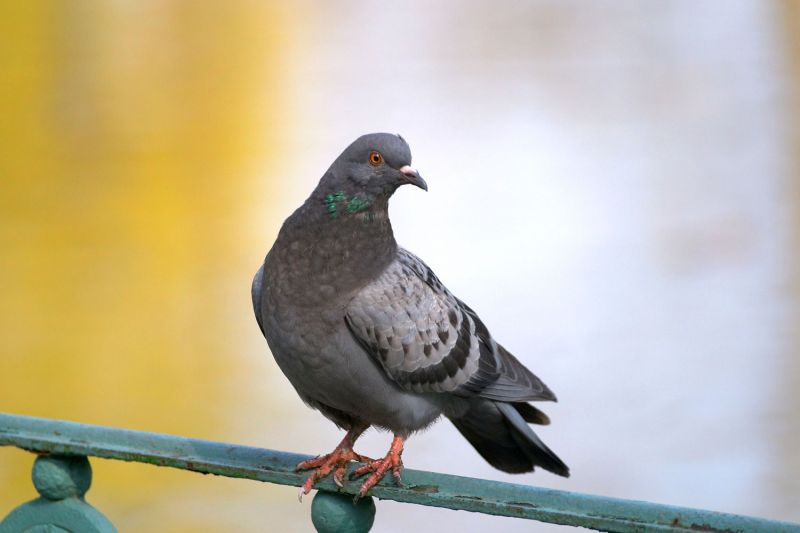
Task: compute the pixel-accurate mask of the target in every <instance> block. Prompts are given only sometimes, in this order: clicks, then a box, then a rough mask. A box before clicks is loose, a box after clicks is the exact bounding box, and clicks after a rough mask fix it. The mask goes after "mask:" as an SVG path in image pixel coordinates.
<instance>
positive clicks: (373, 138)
mask: <svg viewBox="0 0 800 533" xmlns="http://www.w3.org/2000/svg"><path fill="white" fill-rule="evenodd" d="M376 153H377V154H378V155H379V156H380V157H377V156H375V155H374V154H376ZM377 159H380V161H379V162H377V163H376V161H377ZM410 163H411V152H410V149H409V148H408V144H407V143H406V142H405V140H403V139H402V137H400V136H397V135H391V134H386V133H378V134H371V135H365V136H362V137H360V138H359V139H357V140H356V141H355V142H353V143H352V144H351V145H350V146H349V147H348V148H347V149H346V150H345V151H344V152H343V153H342V154H341V155H340V156H339V157H338V158H337V159H336V161H334V163H333V164H332V165H331V167H330V168H329V169H328V171H327V172H326V173H325V175H324V176H323V177H322V179H321V180H320V182H319V185H318V186H317V188H316V189H315V190H314V192H313V193H312V194H311V196H310V197H309V198H308V199H307V200H306V201H305V203H304V204H303V205H302V206H301V207H300V208H299V209H297V210H296V211H295V212H294V214H292V215H291V216H290V217H289V218H288V219H287V220H286V222H285V223H284V225H283V227H282V228H281V231H280V234H279V235H278V238H277V240H276V242H275V244H274V245H273V247H272V249H271V250H270V251H269V253H268V254H267V257H266V259H265V261H264V264H263V265H262V267H261V268H260V269H259V270H258V272H257V273H256V276H255V278H254V279H253V285H252V297H253V307H254V310H255V314H256V319H257V321H258V325H259V327H260V328H261V331H262V332H263V334H264V336H265V337H266V339H267V342H268V344H269V346H270V349H271V351H272V354H273V355H274V357H275V360H276V362H277V363H278V365H279V366H280V368H281V370H282V371H283V372H284V373H285V374H286V376H287V377H288V378H289V381H290V382H291V383H292V385H293V386H294V388H295V389H296V390H297V392H298V394H299V395H300V397H301V398H302V399H303V400H304V401H305V402H306V403H307V404H308V405H310V406H311V407H314V408H316V409H318V410H319V411H321V412H322V413H323V414H324V415H325V416H326V417H328V418H329V419H331V420H332V421H333V422H334V423H335V424H337V425H338V426H340V427H342V428H345V429H351V428H353V427H358V426H363V427H366V426H369V425H374V426H378V427H381V428H386V429H389V430H391V431H393V432H394V433H395V434H398V435H402V436H408V435H409V434H410V433H412V432H414V431H417V430H420V429H422V428H424V427H426V426H428V425H429V424H431V423H432V422H434V421H435V420H436V419H437V418H438V417H439V416H441V415H444V416H446V417H448V418H449V419H450V420H451V421H452V422H453V424H454V425H455V426H456V428H457V429H458V430H459V431H460V432H461V434H462V435H463V436H464V437H465V438H466V439H467V440H469V442H470V443H471V444H472V445H473V446H474V447H475V448H476V450H477V451H478V452H479V453H480V454H481V455H482V456H483V457H484V458H485V459H486V460H487V461H488V462H489V463H490V464H492V465H493V466H495V467H496V468H498V469H500V470H503V471H506V472H529V471H531V470H533V468H534V466H541V467H542V468H545V469H547V470H549V471H551V472H553V473H556V474H559V475H562V476H568V475H569V469H568V468H567V466H566V465H565V464H564V463H563V462H562V461H561V460H560V459H559V458H558V457H557V456H556V455H555V454H554V453H553V452H552V451H551V450H550V449H549V448H548V447H547V446H545V444H544V443H543V442H542V441H541V440H540V439H539V438H538V437H537V435H536V434H535V433H534V432H533V430H532V429H531V428H530V426H529V425H528V423H535V424H548V423H549V419H548V418H547V416H546V415H545V414H544V413H542V412H541V411H540V410H538V409H537V408H535V407H533V406H532V405H530V404H529V403H527V402H530V401H548V400H549V401H555V399H556V398H555V395H554V394H553V393H552V392H551V391H550V389H549V388H548V387H547V386H546V385H545V384H544V383H543V382H542V381H541V380H540V379H539V378H537V377H536V376H535V375H534V374H533V373H532V372H531V371H530V370H528V369H527V368H526V367H525V366H524V365H523V364H522V363H520V362H519V361H518V360H517V359H516V358H515V357H514V356H513V355H511V354H510V353H509V352H508V351H507V350H506V349H505V348H503V346H501V345H500V344H498V343H497V342H496V341H495V340H494V339H493V338H492V336H491V334H490V333H489V331H488V329H487V328H486V326H485V325H484V323H483V322H482V321H481V320H480V318H479V317H478V315H477V314H476V313H475V312H474V311H473V310H472V309H470V308H469V307H468V306H467V305H466V304H464V303H463V302H462V301H461V300H459V299H458V298H456V297H455V296H454V295H453V294H451V293H450V291H448V290H447V289H446V288H445V287H444V285H443V284H442V283H441V282H440V281H439V279H438V278H437V277H436V275H435V274H434V273H433V272H432V271H431V269H430V268H428V266H427V265H426V264H425V263H423V262H422V260H420V259H419V258H417V257H416V256H414V255H413V254H412V253H410V252H408V251H406V250H404V249H402V248H400V247H399V246H398V245H397V243H396V241H395V239H394V235H393V233H392V227H391V224H390V222H389V218H388V201H389V198H390V197H391V195H392V194H393V193H394V191H395V190H396V189H397V187H399V186H401V185H403V184H405V183H411V184H414V185H417V186H419V187H421V188H424V189H427V186H426V184H425V182H424V181H423V180H422V179H421V178H420V177H419V175H418V174H417V173H416V172H415V171H414V170H413V169H412V168H411V167H410Z"/></svg>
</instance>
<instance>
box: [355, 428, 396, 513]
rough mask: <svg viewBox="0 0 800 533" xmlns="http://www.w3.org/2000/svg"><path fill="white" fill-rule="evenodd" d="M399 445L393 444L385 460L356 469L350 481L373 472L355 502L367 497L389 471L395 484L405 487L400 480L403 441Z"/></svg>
mask: <svg viewBox="0 0 800 533" xmlns="http://www.w3.org/2000/svg"><path fill="white" fill-rule="evenodd" d="M398 444H399V445H397V444H395V443H393V444H392V447H391V448H390V449H389V453H387V454H386V457H384V458H383V459H377V460H374V461H369V462H368V463H367V464H365V465H363V466H360V467H358V468H356V469H355V470H354V471H353V473H352V474H350V479H355V478H357V477H360V476H363V475H364V474H366V473H368V472H372V474H371V475H370V476H369V477H368V478H367V479H366V480H365V481H364V483H362V484H361V488H360V489H359V490H358V494H357V495H356V497H355V499H354V500H353V501H358V499H359V498H363V497H364V496H366V494H367V492H368V491H369V490H370V489H371V488H372V487H374V486H375V485H377V484H378V482H379V481H380V480H381V479H383V476H384V475H385V474H386V472H388V471H389V470H391V471H392V477H393V478H394V481H395V484H397V486H399V487H403V486H404V485H403V482H402V480H401V479H400V473H401V472H402V471H403V460H402V459H401V457H400V456H401V455H402V453H403V448H402V441H400V442H399V443H398Z"/></svg>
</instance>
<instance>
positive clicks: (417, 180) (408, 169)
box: [400, 165, 428, 191]
mask: <svg viewBox="0 0 800 533" xmlns="http://www.w3.org/2000/svg"><path fill="white" fill-rule="evenodd" d="M400 172H401V173H402V174H403V176H404V177H405V179H406V183H410V184H411V185H416V186H417V187H419V188H420V189H422V190H423V191H427V190H428V184H427V183H425V180H424V179H422V176H420V175H419V172H417V169H415V168H414V167H412V166H411V165H405V166H402V167H400Z"/></svg>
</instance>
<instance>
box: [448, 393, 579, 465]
mask: <svg viewBox="0 0 800 533" xmlns="http://www.w3.org/2000/svg"><path fill="white" fill-rule="evenodd" d="M518 409H519V407H518V406H517V404H508V403H503V402H493V401H490V400H474V401H473V402H472V404H471V406H470V408H469V410H468V411H467V413H466V414H465V415H464V416H463V417H461V418H458V419H451V422H453V425H455V426H456V429H458V431H459V432H461V434H462V435H463V436H464V438H466V439H467V440H468V441H469V442H470V444H472V446H474V447H475V449H476V450H477V451H478V453H479V454H481V457H483V458H484V459H486V461H487V462H488V463H489V464H490V465H492V466H493V467H495V468H497V469H498V470H502V471H503V472H509V473H512V474H519V473H523V472H531V471H532V470H533V468H534V466H540V467H542V468H544V469H545V470H548V471H550V472H552V473H554V474H558V475H559V476H564V477H569V468H568V467H567V465H565V464H564V462H563V461H561V459H559V458H558V456H556V454H554V453H553V452H552V451H551V450H550V448H548V447H547V446H546V445H545V444H544V443H543V442H542V441H541V440H540V439H539V437H538V436H536V433H534V432H533V430H532V429H531V428H530V426H528V424H527V422H526V421H525V419H526V418H536V419H537V421H538V420H539V419H540V417H539V416H538V415H535V412H538V413H540V414H541V415H544V413H542V412H541V411H539V410H538V409H536V408H534V407H531V409H533V410H534V411H529V410H526V409H525V408H523V409H522V411H523V413H522V414H521V413H520V411H519V410H518ZM523 417H524V418H523ZM544 418H545V419H546V418H547V417H546V416H545V417H544Z"/></svg>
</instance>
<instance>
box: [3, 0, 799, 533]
mask: <svg viewBox="0 0 800 533" xmlns="http://www.w3.org/2000/svg"><path fill="white" fill-rule="evenodd" d="M799 36H800V3H798V2H783V3H781V2H757V1H752V2H747V1H721V0H720V1H715V2H703V3H697V2H692V1H688V0H687V1H673V2H658V3H655V2H648V3H644V2H637V1H633V0H632V1H622V2H615V3H613V4H608V3H587V2H577V1H575V2H563V1H558V2H556V1H538V2H507V3H501V4H498V3H497V2H471V3H463V2H455V1H449V2H437V3H428V2H423V1H422V0H418V1H414V2H408V3H404V4H403V5H402V6H401V5H388V4H386V3H379V2H358V1H351V2H343V3H337V4H336V5H333V4H332V3H311V2H298V3H291V5H290V4H283V3H277V2H276V3H267V2H260V1H245V0H233V1H229V2H225V3H222V2H216V3H214V2H202V3H200V2H178V1H163V2H134V1H124V0H118V1H114V2H91V1H86V2H45V1H34V2H2V3H0V51H1V52H0V61H1V62H2V64H1V66H2V70H1V71H0V72H2V74H1V75H0V111H1V114H0V116H2V120H0V138H2V142H0V176H1V177H2V192H0V250H2V251H1V252H0V290H2V298H0V411H3V412H9V413H16V414H26V415H35V416H42V417H51V418H61V419H67V420H74V421H80V422H85V423H93V424H105V425H110V426H117V427H126V428H132V429H139V430H147V431H157V432H166V433H172V434H178V435H185V436H190V437H197V438H205V439H215V440H222V441H227V442H233V443H240V444H247V445H255V446H263V447H268V448H274V449H279V450H290V451H295V452H304V453H311V454H318V453H323V452H328V451H330V449H332V447H333V446H334V445H335V444H336V443H337V442H338V441H339V439H340V438H341V435H340V433H339V432H338V431H337V430H336V428H335V427H334V426H333V425H332V424H330V423H329V422H327V421H326V420H325V419H324V418H323V417H322V416H321V415H319V414H318V413H316V412H313V411H311V410H309V409H307V408H306V407H305V406H303V404H302V403H301V402H300V400H299V399H298V398H297V397H296V395H295V393H294V391H293V390H292V388H291V387H290V386H289V384H288V382H287V381H286V379H285V378H284V377H283V375H282V374H281V373H280V371H279V369H278V368H277V366H276V365H275V363H274V361H273V360H272V358H271V356H270V355H269V353H268V350H267V346H266V342H265V341H264V339H263V338H262V337H261V335H260V332H259V331H258V327H257V326H256V323H255V320H254V318H253V314H252V309H251V304H250V295H249V289H250V280H251V277H252V274H253V273H254V272H255V270H256V269H257V268H258V266H259V264H260V262H261V261H262V259H263V257H264V255H265V253H266V251H267V250H268V248H269V246H270V245H271V243H272V241H273V239H274V238H275V236H276V234H277V231H278V229H279V227H280V224H281V222H282V220H283V219H284V218H285V217H286V216H288V215H289V214H290V213H291V212H292V211H293V210H294V208H295V207H297V206H298V205H299V204H300V203H301V202H302V201H303V200H304V199H305V198H306V196H307V195H308V194H309V193H310V191H311V190H312V189H313V187H314V186H315V185H316V183H317V181H318V179H319V177H320V176H321V175H322V173H323V172H324V171H325V169H326V168H327V167H328V165H329V164H330V163H331V162H332V160H333V159H334V158H335V157H336V156H337V155H338V154H339V152H340V151H341V150H342V149H343V148H344V147H345V146H346V145H347V144H348V143H350V142H351V141H352V140H353V139H354V138H355V137H356V136H358V135H360V134H362V133H366V132H372V131H389V132H398V133H402V135H403V136H404V137H405V138H406V139H407V140H408V141H409V143H410V144H411V147H412V151H413V153H414V164H415V166H416V167H417V168H419V169H420V171H421V173H422V175H423V176H424V177H425V178H426V180H427V181H428V183H429V185H430V191H429V192H428V193H427V194H425V193H422V192H421V191H419V190H416V189H414V190H410V189H408V190H407V189H402V190H401V191H400V192H399V193H398V194H397V195H396V197H395V198H394V200H393V204H392V212H391V214H392V217H393V221H394V227H395V230H396V234H397V237H398V240H399V241H400V243H401V244H402V245H404V246H405V247H407V248H409V249H410V250H412V251H413V252H415V253H416V254H418V255H420V256H421V257H422V258H424V259H425V260H426V261H427V262H428V264H429V265H431V267H433V268H434V270H435V271H436V272H437V274H438V275H439V277H440V278H441V279H442V280H443V281H444V282H445V283H446V284H447V285H448V287H449V288H450V289H451V290H452V291H453V292H454V293H455V294H457V295H458V296H459V297H460V298H462V299H464V300H465V301H467V302H468V303H469V304H470V305H471V306H472V307H473V308H475V309H476V310H477V311H478V312H479V313H480V314H481V316H482V318H483V319H484V321H485V322H486V324H487V325H488V326H489V328H490V329H491V330H492V332H493V334H494V335H495V336H496V337H497V338H498V339H500V340H501V341H502V342H503V344H504V345H505V346H507V347H508V348H509V349H510V350H511V351H512V352H514V353H515V354H516V355H517V356H518V357H519V358H520V359H521V360H523V361H524V362H525V363H526V364H528V366H530V367H531V368H532V369H533V370H534V371H535V372H536V373H537V374H538V375H539V376H541V377H542V378H543V379H544V380H545V381H546V382H547V383H548V384H549V385H550V386H551V387H552V388H553V390H554V391H556V393H557V394H558V396H559V400H560V402H559V403H558V404H554V405H545V406H544V408H545V410H546V411H547V412H548V414H549V415H550V416H551V418H552V419H553V424H552V425H551V426H549V427H546V428H543V429H542V430H541V431H540V435H541V436H542V438H543V439H544V440H545V441H546V442H547V443H548V444H549V445H550V446H551V447H553V449H555V450H556V451H557V452H558V453H559V455H560V456H561V457H562V458H563V459H564V460H565V461H566V462H567V463H568V464H569V465H570V466H571V468H572V472H573V475H572V477H571V478H570V479H567V480H565V479H561V478H557V477H555V476H552V475H550V474H548V473H546V472H537V473H536V474H533V475H525V476H511V475H506V474H503V473H501V472H498V471H495V470H493V469H492V468H491V467H490V466H488V465H487V464H486V463H484V462H483V460H482V459H481V458H480V457H479V456H478V455H477V453H475V452H474V451H473V450H472V449H471V448H470V446H469V444H467V443H466V441H464V440H463V439H462V438H461V437H460V436H459V435H458V433H457V432H456V431H455V429H454V428H453V427H452V426H451V425H450V424H449V423H448V422H446V421H444V422H442V423H440V424H438V425H436V426H434V427H433V428H432V429H430V430H428V431H427V432H425V433H423V434H421V435H418V436H415V437H414V438H412V439H411V441H410V442H409V444H408V447H407V449H406V452H405V454H404V459H405V462H406V465H408V466H409V467H410V468H416V469H430V470H437V471H441V472H448V473H455V474H461V475H467V476H477V477H483V478H490V479H497V480H505V481H512V482H517V483H527V484H534V485H541V486H545V487H552V488H558V489H566V490H572V491H582V492H590V493H597V494H602V495H609V496H618V497H623V498H635V499H643V500H651V501H657V502H663V503H669V504H676V505H685V506H692V507H702V508H708V509H714V510H720V511H729V512H735V513H746V514H754V515H759V516H765V517H771V518H776V519H784V520H793V521H800V506H798V505H797V504H798V502H799V501H800V417H798V414H797V413H798V407H800V358H799V357H798V347H800V335H798V330H800V314H799V311H800V307H799V305H798V304H800V283H798V280H800V237H798V229H799V228H800V37H799ZM389 439H390V436H389V435H387V434H381V433H377V432H370V433H369V434H367V435H366V436H365V437H364V438H363V439H362V442H361V445H360V446H359V447H358V450H359V451H360V452H362V453H365V454H368V455H382V454H383V453H384V452H385V450H386V448H387V447H388V443H389ZM92 464H93V466H94V470H95V476H94V487H93V488H92V490H91V491H90V492H89V501H90V502H91V503H93V504H94V505H96V506H97V507H98V508H99V509H100V510H101V511H102V512H103V513H105V514H106V515H107V516H108V517H109V518H110V519H111V520H112V521H113V522H114V523H115V524H116V526H117V527H118V528H119V529H120V531H137V532H164V531H166V532H176V533H177V532H220V531H225V532H257V531H264V530H265V529H266V527H267V524H268V525H269V527H270V528H271V529H275V530H278V531H303V530H310V529H311V525H310V520H309V514H310V499H308V500H306V502H304V503H303V504H302V505H300V504H298V503H297V500H296V495H295V492H296V490H295V489H293V488H289V487H280V486H272V485H268V484H261V483H256V482H251V481H243V480H232V479H224V478H218V477H213V476H199V475H197V474H193V473H188V472H181V471H174V470H170V469H166V468H156V467H151V466H146V465H138V464H125V463H118V462H112V461H103V460H93V461H92ZM31 465H32V457H31V456H30V455H29V454H27V453H25V452H22V451H19V450H16V449H12V448H0V516H4V515H5V514H6V513H7V512H8V511H10V510H11V509H12V508H13V507H15V506H16V505H18V504H21V503H23V502H24V501H26V500H28V499H30V498H32V497H34V495H35V492H34V489H33V486H32V484H31V482H30V468H31ZM378 507H379V509H378V514H377V520H376V525H375V531H378V532H400V531H407V530H408V529H409V527H411V525H412V524H413V527H414V529H415V530H416V531H420V532H422V531H437V532H439V533H443V532H450V531H478V530H485V529H488V528H496V529H498V530H503V531H523V530H524V531H530V530H537V531H563V530H564V529H563V528H557V527H555V526H545V525H541V524H532V523H530V522H524V521H518V520H513V519H506V518H498V517H488V516H480V515H475V514H470V513H464V512H453V511H446V510H439V509H432V508H424V507H408V506H402V505H400V504H395V503H393V502H379V504H378Z"/></svg>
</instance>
